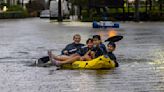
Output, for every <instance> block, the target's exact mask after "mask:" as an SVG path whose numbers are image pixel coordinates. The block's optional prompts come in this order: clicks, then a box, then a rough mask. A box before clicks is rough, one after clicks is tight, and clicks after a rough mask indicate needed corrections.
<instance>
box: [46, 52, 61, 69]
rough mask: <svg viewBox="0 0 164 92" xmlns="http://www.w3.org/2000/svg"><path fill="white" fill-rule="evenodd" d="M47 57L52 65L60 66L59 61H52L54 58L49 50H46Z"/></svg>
mask: <svg viewBox="0 0 164 92" xmlns="http://www.w3.org/2000/svg"><path fill="white" fill-rule="evenodd" d="M48 56H49V58H50V61H51V63H52V64H54V65H56V66H60V65H61V63H60V62H59V61H56V60H55V59H54V57H55V56H53V54H52V51H51V50H48Z"/></svg>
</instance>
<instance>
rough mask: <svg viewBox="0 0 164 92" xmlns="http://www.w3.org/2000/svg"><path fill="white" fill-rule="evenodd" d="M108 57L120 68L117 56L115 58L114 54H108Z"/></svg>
mask: <svg viewBox="0 0 164 92" xmlns="http://www.w3.org/2000/svg"><path fill="white" fill-rule="evenodd" d="M108 56H109V58H110V59H111V60H113V61H114V62H115V64H116V67H118V66H119V64H118V62H117V60H116V56H115V55H114V54H113V53H112V52H108Z"/></svg>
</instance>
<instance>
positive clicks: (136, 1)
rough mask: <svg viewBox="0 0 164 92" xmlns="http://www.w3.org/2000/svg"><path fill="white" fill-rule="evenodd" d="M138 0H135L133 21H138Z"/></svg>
mask: <svg viewBox="0 0 164 92" xmlns="http://www.w3.org/2000/svg"><path fill="white" fill-rule="evenodd" d="M139 1H140V0H135V21H136V22H139V16H140V15H139Z"/></svg>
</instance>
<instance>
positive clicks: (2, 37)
mask: <svg viewBox="0 0 164 92" xmlns="http://www.w3.org/2000/svg"><path fill="white" fill-rule="evenodd" d="M91 26H92V25H91V23H80V22H64V23H56V22H50V21H49V20H47V19H39V18H31V19H16V20H14V19H12V20H0V92H164V22H152V23H151V22H140V23H134V22H121V23H120V26H121V27H120V29H116V30H117V32H118V34H120V35H123V36H124V39H123V40H122V41H120V42H118V43H117V49H116V51H115V52H114V53H115V55H116V57H117V59H118V62H119V63H120V67H118V68H116V69H113V70H56V67H54V66H52V67H31V66H28V65H29V64H31V63H34V61H35V60H36V59H37V58H39V57H42V56H45V55H46V54H47V50H49V49H54V53H56V54H60V51H61V50H62V49H63V48H64V47H65V45H66V44H68V43H70V42H71V41H72V36H73V35H74V34H76V33H79V34H80V35H81V36H82V43H85V41H86V39H88V38H89V37H92V35H94V34H100V35H102V39H103V40H105V39H107V38H108V30H106V29H92V27H91ZM110 30H112V29H110Z"/></svg>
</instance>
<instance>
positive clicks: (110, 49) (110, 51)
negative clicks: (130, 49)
mask: <svg viewBox="0 0 164 92" xmlns="http://www.w3.org/2000/svg"><path fill="white" fill-rule="evenodd" d="M115 49H116V44H115V43H114V42H109V43H108V44H107V51H108V52H107V55H108V57H109V58H110V59H111V60H113V61H114V62H115V64H116V65H115V66H116V67H118V66H119V64H118V62H117V60H116V56H115V55H114V54H113V51H115Z"/></svg>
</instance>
